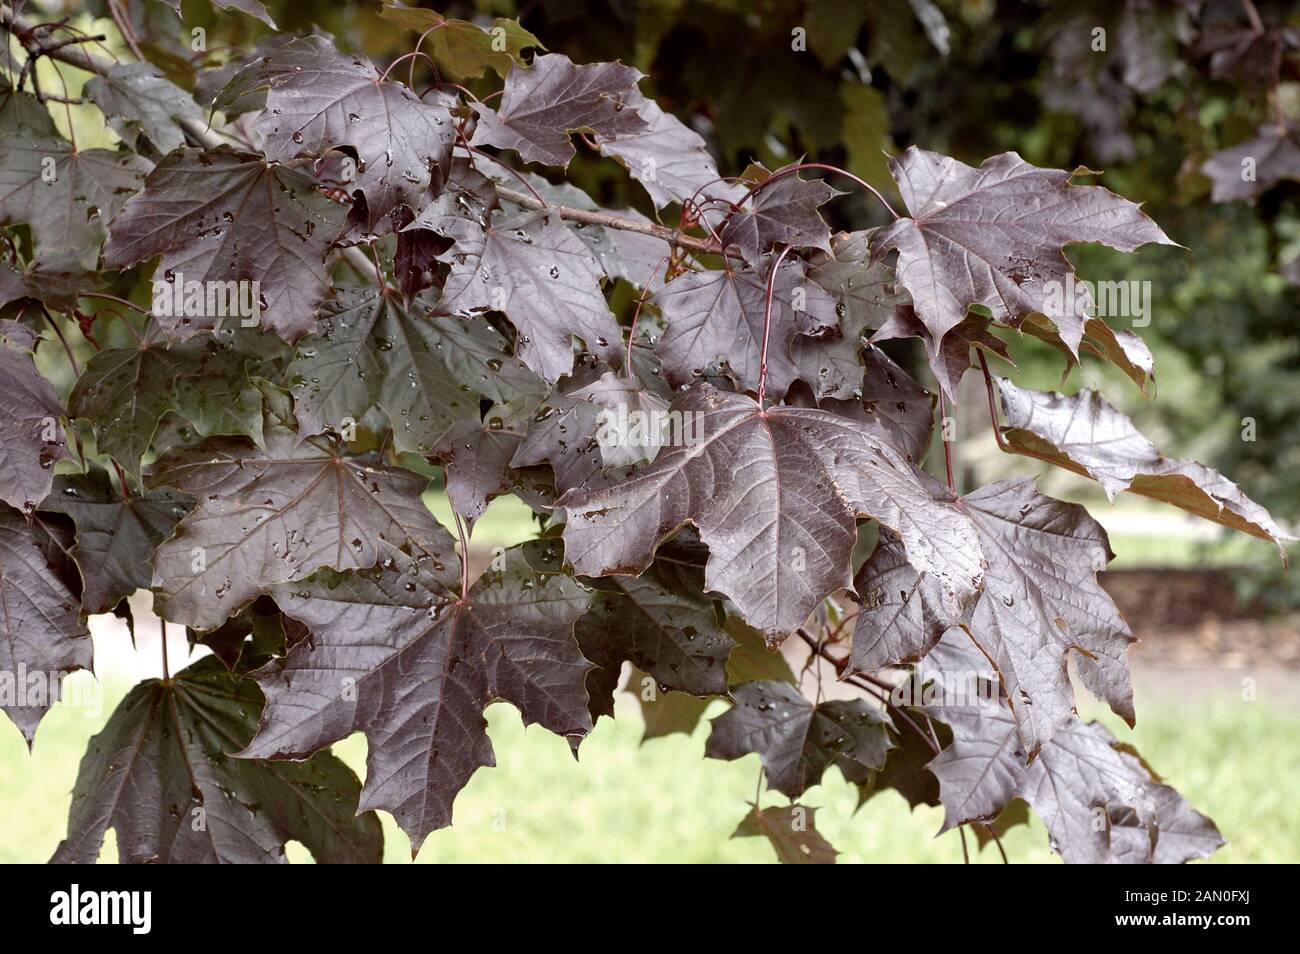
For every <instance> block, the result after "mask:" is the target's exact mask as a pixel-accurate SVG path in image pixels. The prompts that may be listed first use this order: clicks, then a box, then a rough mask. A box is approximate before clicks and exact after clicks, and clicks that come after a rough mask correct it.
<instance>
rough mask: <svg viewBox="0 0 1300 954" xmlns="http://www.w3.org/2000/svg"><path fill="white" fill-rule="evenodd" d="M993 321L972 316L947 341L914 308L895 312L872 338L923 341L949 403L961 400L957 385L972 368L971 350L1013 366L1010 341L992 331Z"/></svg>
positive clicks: (963, 320) (968, 316)
mask: <svg viewBox="0 0 1300 954" xmlns="http://www.w3.org/2000/svg"><path fill="white" fill-rule="evenodd" d="M989 323H990V322H989V319H987V318H985V317H983V316H982V315H977V314H974V313H971V314H969V315H967V316H966V317H965V318H964V319H962V321H961V323H960V324H958V325H956V326H955V327H953V328H950V329H949V330H948V333H947V334H945V335H944V336H943V338H942V339H941V340H940V339H936V338H935V336H934V335H933V334H931V333H930V329H928V328H927V327H926V326H925V325H924V324H922V322H921V320H920V319H919V318H917V316H916V312H915V310H914V309H913V308H912V307H911V306H910V305H904V306H901V307H899V308H896V309H895V310H894V313H893V314H892V315H891V316H890V318H889V320H888V321H886V322H885V323H884V324H882V325H881V326H880V328H879V330H878V331H877V332H876V333H875V334H874V335H872V336H871V341H872V343H875V342H877V341H889V340H892V339H894V338H920V339H921V341H922V342H923V343H924V344H925V356H926V360H927V361H929V363H930V370H931V371H933V372H934V377H935V380H936V381H938V382H939V387H941V388H943V393H944V394H946V395H948V400H950V401H953V402H955V401H956V400H957V386H958V384H960V383H961V379H962V375H964V374H965V373H966V370H967V369H968V368H969V367H970V366H971V360H970V355H971V348H980V349H982V350H984V351H986V352H988V353H989V354H993V355H997V356H998V357H999V358H1001V359H1002V360H1004V361H1006V362H1008V363H1010V362H1011V355H1010V353H1009V352H1008V351H1007V345H1006V342H1005V341H1003V340H1002V339H1001V338H999V337H998V336H997V335H995V334H992V333H991V332H990V331H989Z"/></svg>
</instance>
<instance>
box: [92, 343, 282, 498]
mask: <svg viewBox="0 0 1300 954" xmlns="http://www.w3.org/2000/svg"><path fill="white" fill-rule="evenodd" d="M245 361H246V356H245V355H243V354H241V353H240V352H239V350H238V349H236V348H234V347H233V346H232V344H231V343H230V342H229V341H222V340H219V339H217V338H216V337H213V336H208V337H205V338H203V339H191V340H188V341H182V342H178V343H175V344H172V345H170V346H169V345H168V342H167V340H166V335H165V331H164V329H163V328H162V326H161V325H159V324H158V323H157V322H149V323H148V324H147V325H146V326H145V329H144V332H143V333H142V334H141V335H140V340H139V342H138V343H137V344H136V346H135V347H127V348H104V349H103V350H102V351H98V352H96V353H95V354H94V355H92V356H91V358H90V361H89V362H88V363H87V364H86V367H85V370H84V371H82V374H81V377H79V378H78V379H77V383H76V384H75V385H73V388H72V393H71V394H70V395H69V397H68V413H69V414H70V415H71V416H72V417H77V418H83V419H85V420H88V421H90V422H92V423H93V424H94V426H95V434H96V437H97V439H98V446H99V450H100V451H102V452H103V453H105V454H108V455H110V456H111V457H112V458H113V459H114V460H116V461H117V462H118V463H119V464H121V465H122V467H123V468H124V469H125V470H126V472H127V473H129V474H131V475H132V476H133V477H135V478H136V479H137V480H138V479H139V477H140V460H141V458H142V457H143V456H144V455H145V453H146V452H147V451H148V450H149V448H150V447H151V446H152V444H153V441H154V436H155V434H156V433H157V430H158V422H159V421H160V420H161V419H162V418H163V417H164V416H166V415H167V414H168V413H169V412H172V411H175V412H177V413H179V414H181V415H182V416H184V417H186V418H187V419H188V420H189V421H190V422H191V423H192V424H194V425H195V427H196V429H197V430H198V431H199V433H200V434H202V435H203V436H210V435H214V434H248V435H249V436H251V437H253V438H254V439H255V440H258V441H260V440H261V437H262V400H261V394H260V392H258V391H257V389H256V388H254V387H253V386H252V384H251V383H250V382H249V380H248V376H247V374H246V372H245V370H244V364H245ZM182 380H183V382H184V383H183V386H182V385H181V384H180V383H179V382H181V381H182Z"/></svg>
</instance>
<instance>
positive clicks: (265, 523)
mask: <svg viewBox="0 0 1300 954" xmlns="http://www.w3.org/2000/svg"><path fill="white" fill-rule="evenodd" d="M265 443H266V446H265V449H261V448H258V447H257V446H255V445H254V444H253V443H252V442H251V441H249V440H246V439H243V438H225V437H219V438H209V439H208V440H206V441H203V442H202V443H200V444H197V445H195V446H193V447H181V448H178V449H176V450H173V451H170V452H168V453H167V454H166V455H164V456H163V457H162V458H161V459H159V460H158V462H157V463H155V464H154V466H153V468H152V469H151V471H150V473H149V476H148V480H147V483H148V485H149V486H150V487H175V488H177V489H179V490H183V491H185V492H186V493H190V494H193V495H194V496H195V497H197V498H198V501H199V503H198V506H197V507H196V508H195V509H194V511H193V512H192V513H191V514H190V515H189V516H187V517H186V518H185V519H184V520H182V521H181V522H180V524H179V525H178V526H177V528H176V534H175V535H174V536H173V537H171V539H169V540H167V541H166V542H165V543H163V545H162V546H161V547H159V548H158V551H157V554H156V555H155V559H154V587H155V589H156V590H158V595H157V598H156V599H157V606H158V607H159V608H161V609H162V612H163V613H164V614H165V616H166V618H167V619H170V620H172V621H174V622H177V623H183V624H184V625H186V626H192V627H194V628H195V629H212V628H214V627H216V626H219V625H220V624H221V623H222V622H223V621H224V620H225V619H226V617H228V616H230V614H231V613H232V612H234V611H235V610H236V609H238V608H239V607H241V606H243V605H244V604H245V603H248V602H250V601H251V600H252V599H253V598H254V597H256V596H257V595H258V594H259V593H261V592H263V591H265V590H266V589H268V588H269V587H271V586H274V585H275V584H277V583H287V582H289V581H290V580H294V579H298V578H301V577H304V576H307V575H308V574H310V573H312V572H313V571H315V570H317V569H319V568H321V567H333V568H335V569H339V570H346V569H352V568H365V567H371V566H374V565H375V564H376V563H377V562H378V561H379V560H380V559H381V558H382V555H383V553H384V552H385V550H384V544H385V543H391V544H396V545H400V544H402V543H403V542H405V541H406V540H407V539H408V538H414V539H416V540H417V541H418V542H421V543H423V544H427V545H431V546H442V545H444V544H445V545H449V544H450V537H449V536H448V535H447V531H446V530H444V529H443V528H442V527H441V526H440V525H439V524H438V522H437V521H436V520H434V518H433V515H432V514H431V513H429V511H428V509H427V508H426V507H425V506H424V503H423V502H422V500H421V497H420V495H421V493H422V492H423V491H424V489H425V484H426V481H425V480H424V479H423V478H421V477H418V476H417V475H415V474H413V473H410V472H408V471H398V470H385V469H383V468H380V467H372V466H368V465H367V464H365V463H364V462H363V461H361V460H358V459H355V458H349V457H344V456H343V455H342V453H341V452H340V451H339V450H338V449H336V447H335V446H333V445H331V444H330V443H328V442H327V441H325V440H323V439H320V438H312V439H309V440H305V441H304V440H300V438H299V435H298V434H296V433H294V432H293V431H290V430H288V429H287V428H285V427H283V426H281V425H279V424H275V425H274V426H270V427H268V428H267V430H266V433H265Z"/></svg>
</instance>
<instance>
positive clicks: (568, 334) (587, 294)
mask: <svg viewBox="0 0 1300 954" xmlns="http://www.w3.org/2000/svg"><path fill="white" fill-rule="evenodd" d="M449 237H452V238H455V239H456V244H455V246H454V247H453V248H452V249H451V251H449V252H447V253H445V254H444V256H443V260H444V261H449V262H450V263H451V274H450V275H448V276H447V283H446V285H445V286H444V288H443V292H442V298H441V300H440V301H439V303H438V306H437V310H438V312H439V313H440V314H446V315H453V316H457V317H463V318H469V317H473V316H476V315H479V314H481V313H483V312H487V311H500V312H502V313H503V314H505V316H506V317H507V318H509V319H510V321H511V322H512V323H513V324H514V325H515V327H516V328H518V329H519V340H518V343H517V345H516V354H517V355H518V357H519V359H520V360H521V361H523V362H524V364H526V365H528V367H529V368H531V369H532V370H533V371H535V372H536V373H537V374H538V375H539V376H540V377H541V378H543V379H544V380H545V381H547V382H548V383H554V382H555V381H558V380H559V379H560V378H561V377H563V376H564V375H566V374H570V373H571V372H572V371H573V337H574V336H575V335H576V336H578V337H580V338H581V339H582V340H583V342H584V343H585V344H586V346H587V349H588V350H589V351H591V352H592V353H593V354H596V355H599V356H600V357H603V358H606V359H611V360H612V359H613V358H614V357H615V356H616V355H617V354H618V352H619V347H618V343H619V341H620V340H621V338H622V334H621V332H620V331H619V327H618V324H617V323H616V322H615V321H614V316H613V314H612V313H611V312H610V310H609V305H608V304H606V302H605V296H604V294H603V292H602V291H601V286H600V282H601V279H602V278H603V276H604V274H605V273H604V270H603V269H602V268H601V267H600V264H599V263H598V262H597V261H596V257H595V256H594V255H593V254H592V253H591V251H590V249H588V248H587V246H586V245H585V244H583V242H582V240H581V239H579V238H578V237H577V236H575V235H574V234H573V233H572V232H571V231H569V229H568V227H567V226H565V224H564V223H563V222H562V221H561V220H560V219H559V217H558V216H557V215H555V214H554V213H551V212H548V211H546V210H542V211H540V212H529V213H525V214H523V215H519V216H515V217H513V218H510V219H507V220H505V221H501V222H499V223H497V224H495V225H491V226H489V227H488V228H487V229H478V228H474V229H466V230H459V232H458V234H455V235H452V236H449Z"/></svg>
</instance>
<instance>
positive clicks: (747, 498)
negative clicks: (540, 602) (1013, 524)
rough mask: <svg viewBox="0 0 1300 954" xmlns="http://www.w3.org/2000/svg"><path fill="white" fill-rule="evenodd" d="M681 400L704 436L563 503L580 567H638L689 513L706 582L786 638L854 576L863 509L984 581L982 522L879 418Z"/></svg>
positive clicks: (940, 562)
mask: <svg viewBox="0 0 1300 954" xmlns="http://www.w3.org/2000/svg"><path fill="white" fill-rule="evenodd" d="M672 410H673V411H679V412H681V413H682V414H690V415H693V419H694V420H696V421H697V433H698V434H699V435H701V439H700V440H698V441H696V442H694V443H691V444H685V443H683V444H679V445H678V446H674V447H670V448H668V449H667V450H665V451H664V452H662V453H661V454H660V455H659V456H658V457H657V458H656V459H655V461H654V463H653V464H650V465H648V466H647V467H644V468H642V469H640V470H638V471H636V472H634V473H633V474H632V475H630V476H629V477H628V478H627V479H625V480H621V481H617V482H614V483H611V484H610V485H609V486H605V487H600V488H596V489H591V490H572V491H569V492H568V493H566V494H565V495H564V496H563V497H561V498H560V499H559V500H558V501H557V502H556V506H557V507H562V508H564V510H565V512H566V515H567V522H566V525H565V528H564V539H565V546H566V554H567V557H568V558H569V559H570V560H572V562H573V565H574V568H575V569H576V570H577V572H578V573H579V574H581V575H583V576H605V575H608V574H610V573H617V574H637V573H640V572H641V571H642V570H644V569H645V568H646V567H647V566H649V565H650V562H651V560H652V559H653V556H654V552H655V548H656V547H657V546H658V545H659V543H660V542H662V541H663V540H665V539H667V538H668V537H670V536H672V535H673V534H674V533H675V532H676V531H677V530H678V529H679V528H680V527H682V526H683V525H684V524H686V523H687V522H688V521H689V522H691V523H694V524H695V525H696V526H697V527H698V528H699V530H700V537H701V539H702V540H703V541H704V543H705V544H706V545H707V546H708V547H709V553H710V556H709V562H708V566H707V576H706V581H705V585H706V587H707V588H708V589H710V590H713V591H715V592H718V593H722V594H724V595H725V596H727V597H729V598H730V599H731V600H733V601H734V602H735V603H736V605H737V606H738V607H739V609H740V612H741V614H742V615H743V616H744V617H745V619H746V620H747V621H748V622H749V623H751V624H752V625H754V626H756V627H758V628H759V629H761V630H763V631H764V632H765V633H766V634H767V635H768V636H769V637H770V638H772V639H779V638H783V637H784V636H786V635H787V634H788V633H790V632H792V631H793V630H794V629H795V628H796V627H798V626H800V625H801V624H802V623H803V622H804V620H805V619H806V618H807V616H808V614H809V613H811V612H812V610H813V608H814V607H816V606H817V604H818V603H820V602H821V601H822V600H823V599H824V598H825V597H826V596H828V595H829V594H830V593H832V592H834V591H835V590H837V589H841V588H843V587H847V586H849V585H850V567H849V556H850V553H851V551H852V549H853V544H854V541H855V540H856V538H857V528H856V520H857V518H858V517H859V516H872V517H875V519H877V520H879V521H880V522H881V523H882V524H883V525H885V526H888V527H891V528H894V529H896V530H899V531H900V532H901V533H902V536H903V540H904V544H905V546H906V549H907V553H908V556H909V559H911V560H912V561H913V563H914V564H916V565H917V566H918V567H919V568H923V569H927V570H931V571H933V572H935V573H937V574H938V576H939V578H940V579H941V580H942V581H943V585H944V586H945V588H948V589H951V590H952V591H953V592H955V593H958V594H969V593H971V592H973V591H975V590H977V589H978V588H979V586H980V579H981V574H982V569H981V566H980V548H979V543H978V541H977V539H976V537H975V533H974V531H973V529H972V527H971V526H970V524H969V523H968V521H967V520H966V518H965V517H964V516H962V514H961V513H960V512H958V511H957V509H956V508H955V507H954V506H953V505H952V503H950V502H947V501H943V500H939V499H936V497H935V496H934V494H935V493H940V494H941V493H942V492H941V491H937V490H936V489H935V487H934V486H933V485H934V481H933V480H932V479H930V478H929V477H927V476H925V475H923V474H922V473H921V472H919V471H917V470H916V469H915V468H914V467H913V466H912V465H911V464H909V463H908V462H907V461H906V460H904V459H903V457H902V456H901V455H900V454H899V453H898V452H897V451H896V450H895V449H894V448H893V447H892V446H891V445H890V443H889V442H888V440H886V439H885V438H883V437H882V436H881V435H880V433H879V431H877V430H876V428H875V427H873V426H871V425H868V424H863V423H860V422H857V421H853V420H850V419H848V418H845V417H841V416H838V415H835V414H832V413H828V412H825V411H820V410H816V409H810V408H797V407H776V408H770V409H767V410H764V409H761V408H759V407H758V405H757V404H756V403H754V401H752V400H751V399H749V398H747V397H744V396H742V395H738V394H727V393H724V392H720V391H717V390H715V389H713V388H712V387H709V386H707V385H701V386H698V387H695V388H692V389H691V390H690V391H688V392H686V393H685V394H683V395H682V396H681V397H679V398H678V400H677V401H676V402H674V404H673V407H672Z"/></svg>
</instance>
